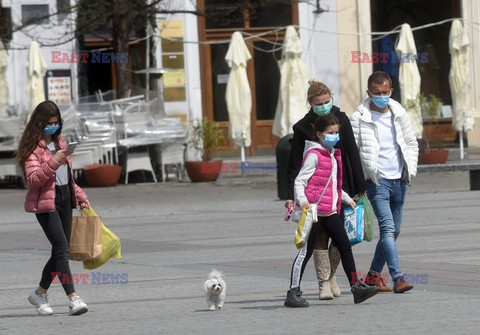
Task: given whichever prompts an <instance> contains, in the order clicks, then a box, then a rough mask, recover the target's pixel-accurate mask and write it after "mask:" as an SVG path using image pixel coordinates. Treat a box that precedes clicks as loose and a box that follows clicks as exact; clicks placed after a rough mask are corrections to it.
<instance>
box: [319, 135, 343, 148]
mask: <svg viewBox="0 0 480 335" xmlns="http://www.w3.org/2000/svg"><path fill="white" fill-rule="evenodd" d="M323 135H325V139H324V140H323V143H325V145H326V146H329V147H331V148H333V147H334V146H335V144H337V143H338V141H340V135H339V134H323Z"/></svg>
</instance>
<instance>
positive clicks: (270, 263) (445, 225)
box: [0, 172, 480, 334]
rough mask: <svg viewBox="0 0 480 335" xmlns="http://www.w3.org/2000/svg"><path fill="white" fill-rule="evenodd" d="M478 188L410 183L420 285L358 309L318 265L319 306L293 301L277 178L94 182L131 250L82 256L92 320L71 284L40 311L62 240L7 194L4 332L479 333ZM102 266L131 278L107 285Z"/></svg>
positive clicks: (341, 277) (407, 220)
mask: <svg viewBox="0 0 480 335" xmlns="http://www.w3.org/2000/svg"><path fill="white" fill-rule="evenodd" d="M468 189H469V185H468V173H463V172H455V173H435V174H429V173H424V174H421V175H420V176H419V177H418V178H417V179H416V180H415V182H414V184H413V186H412V188H411V189H409V191H408V195H407V202H406V204H405V210H404V213H405V214H404V222H403V226H402V228H403V229H402V233H401V235H400V237H399V239H398V246H399V254H400V262H401V266H402V269H403V271H404V272H406V273H408V274H409V275H410V278H411V279H412V280H413V281H415V288H414V289H413V290H412V291H410V292H407V293H404V294H393V293H388V294H386V293H384V294H379V295H377V296H375V297H373V298H372V299H370V300H368V301H366V302H364V303H362V304H359V305H354V304H353V299H352V295H351V293H350V292H349V287H348V283H347V280H346V276H345V274H344V272H343V269H342V268H341V267H339V270H338V281H339V284H340V287H341V289H342V296H341V297H339V298H336V299H334V300H332V301H319V300H318V285H317V281H316V276H315V274H314V269H313V262H311V264H309V265H308V266H307V269H306V272H305V276H304V279H303V282H302V290H303V292H304V296H305V297H306V298H307V299H308V301H309V302H310V307H309V308H303V309H290V308H286V307H284V306H283V301H284V299H285V294H286V292H287V289H288V285H289V272H290V267H291V264H292V261H293V259H294V257H295V255H296V249H295V247H294V245H293V231H294V225H293V224H292V223H285V222H284V221H283V214H284V208H283V201H279V200H278V199H277V186H276V178H275V175H273V174H271V175H263V176H257V175H249V176H244V177H241V176H236V177H233V176H222V177H221V178H220V179H219V181H218V182H216V183H205V184H191V183H188V182H167V183H158V184H149V183H143V184H136V185H119V186H117V187H113V188H86V189H85V190H86V192H87V194H88V195H89V199H90V201H91V203H92V205H93V207H94V208H95V210H96V211H97V213H98V214H99V215H101V216H102V217H103V221H104V223H105V224H106V225H107V226H108V227H109V228H111V229H112V230H113V231H114V232H116V233H117V234H118V235H119V236H120V237H121V239H122V245H123V250H122V251H123V257H122V259H118V260H117V259H115V260H111V261H110V262H109V263H107V264H106V265H104V266H102V267H101V268H99V269H97V270H95V271H94V272H96V273H95V274H92V271H89V270H84V269H83V268H82V266H81V263H78V262H72V263H71V267H72V272H73V273H76V274H78V275H79V276H80V275H82V276H83V277H82V278H84V280H82V281H81V282H80V283H79V284H78V285H76V289H77V291H78V293H79V294H80V295H81V296H82V297H83V298H84V299H85V300H86V302H87V303H88V306H89V309H90V310H89V312H88V313H87V314H84V315H82V316H78V317H69V316H68V314H67V298H66V297H65V295H64V292H63V289H62V288H61V286H60V285H53V286H52V288H51V289H50V291H49V293H50V296H51V298H52V299H53V309H54V312H55V313H54V315H53V316H50V317H40V316H38V315H37V314H36V312H35V309H34V308H33V306H31V305H30V304H29V303H28V301H27V296H28V294H29V293H30V291H31V290H32V289H33V288H34V287H35V286H36V285H37V283H38V281H39V279H40V273H41V270H42V267H43V265H44V263H45V261H46V260H47V258H48V257H49V254H50V250H49V249H50V248H49V243H48V241H47V240H46V238H45V236H44V235H43V232H42V231H41V229H40V227H39V225H38V223H37V222H36V220H35V218H34V216H33V215H32V214H28V213H25V212H24V211H23V200H24V195H25V191H24V190H20V189H0V208H1V217H0V266H1V267H0V268H1V269H2V275H1V276H0V296H1V302H2V303H1V305H0V334H52V333H59V332H60V333H61V332H65V333H67V332H68V333H69V334H85V333H91V334H95V333H103V334H131V333H132V334H224V333H229V334H299V333H305V334H315V333H322V334H333V333H337V334H338V333H340V334H342V333H353V332H355V333H359V334H366V333H378V334H384V333H387V332H388V333H391V332H393V333H397V334H420V333H425V332H427V331H428V332H430V333H432V334H451V333H455V334H467V333H468V334H471V333H476V332H478V329H479V325H480V316H479V314H478V307H479V306H480V280H479V278H480V276H479V266H480V252H479V251H480V247H479V243H478V241H479V239H480V226H479V224H478V222H479V220H478V218H479V217H480V208H479V206H478V203H479V198H480V193H479V192H478V191H468ZM377 239H378V232H376V236H375V239H374V241H373V242H371V243H368V242H363V243H360V244H359V245H356V246H355V247H354V248H353V250H354V255H355V260H356V263H357V269H358V270H359V271H361V272H362V273H363V272H367V271H368V267H369V263H370V261H371V258H372V256H373V251H374V248H375V242H376V240H377ZM211 268H216V269H218V270H221V271H223V272H224V273H225V275H226V282H227V299H226V303H225V306H224V309H222V310H220V311H214V312H211V311H208V309H207V305H206V303H205V298H204V294H203V289H202V286H203V282H204V281H205V279H206V277H207V275H208V273H209V271H210V269H211ZM385 271H386V269H385V270H384V273H386V272H385ZM97 272H100V274H102V275H105V280H107V277H108V278H110V279H109V280H111V277H112V276H113V277H115V275H118V276H122V277H120V278H121V279H120V282H124V283H123V284H122V283H120V282H119V283H114V284H111V283H110V284H109V283H104V284H98V275H99V274H98V273H97ZM87 275H88V276H87ZM125 278H127V280H128V282H127V283H125V280H124V279H125Z"/></svg>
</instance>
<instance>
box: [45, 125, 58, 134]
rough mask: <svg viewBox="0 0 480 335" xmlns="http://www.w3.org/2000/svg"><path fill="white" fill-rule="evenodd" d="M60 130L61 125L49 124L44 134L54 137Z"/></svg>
mask: <svg viewBox="0 0 480 335" xmlns="http://www.w3.org/2000/svg"><path fill="white" fill-rule="evenodd" d="M58 128H60V123H57V124H56V125H54V126H52V125H49V124H47V125H46V126H45V128H43V133H44V134H45V135H53V134H55V133H56V132H57V130H58Z"/></svg>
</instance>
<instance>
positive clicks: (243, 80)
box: [225, 31, 252, 161]
mask: <svg viewBox="0 0 480 335" xmlns="http://www.w3.org/2000/svg"><path fill="white" fill-rule="evenodd" d="M251 58H252V56H251V55H250V52H249V51H248V48H247V45H246V44H245V41H244V40H243V37H242V34H241V33H240V32H238V31H236V32H234V33H233V34H232V39H231V42H230V46H229V47H228V51H227V54H226V56H225V60H226V61H227V63H228V66H230V75H229V77H228V83H227V89H226V92H225V100H226V102H227V109H228V119H229V121H230V128H229V136H230V138H231V140H232V142H233V144H234V145H235V146H237V147H241V148H242V150H243V148H244V147H249V146H250V145H251V142H252V139H251V134H250V114H251V112H252V93H251V90H250V85H249V83H248V77H247V61H248V60H249V59H251ZM243 155H244V153H243V151H242V161H243V160H244V159H243Z"/></svg>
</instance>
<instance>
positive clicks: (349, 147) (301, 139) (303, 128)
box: [287, 106, 367, 200]
mask: <svg viewBox="0 0 480 335" xmlns="http://www.w3.org/2000/svg"><path fill="white" fill-rule="evenodd" d="M330 113H333V114H335V116H336V117H337V118H338V120H339V121H340V141H339V142H338V143H337V145H336V146H335V148H337V149H340V150H341V151H342V165H343V186H342V189H343V190H344V191H345V192H347V193H348V195H350V196H351V197H353V196H354V195H356V194H358V193H361V192H365V191H366V190H367V186H366V184H365V177H364V176H363V169H362V163H361V161H360V155H359V154H358V148H357V144H356V143H355V138H354V137H353V131H352V125H351V124H350V120H349V119H348V116H347V115H346V114H345V113H344V112H342V111H340V109H339V108H338V107H337V106H333V107H332V110H331V112H330ZM316 119H317V114H315V113H314V112H313V110H312V109H310V111H309V112H308V113H307V114H305V116H304V117H303V119H301V120H300V121H298V122H297V123H295V125H294V126H293V138H292V140H291V142H290V143H291V145H292V146H291V149H290V157H289V161H288V170H287V185H288V199H291V200H293V199H294V195H293V194H294V193H293V189H294V184H295V178H296V177H297V175H298V172H300V168H301V165H302V161H303V150H304V148H305V140H310V141H312V140H314V139H315V131H314V128H313V124H314V122H315V120H316Z"/></svg>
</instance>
